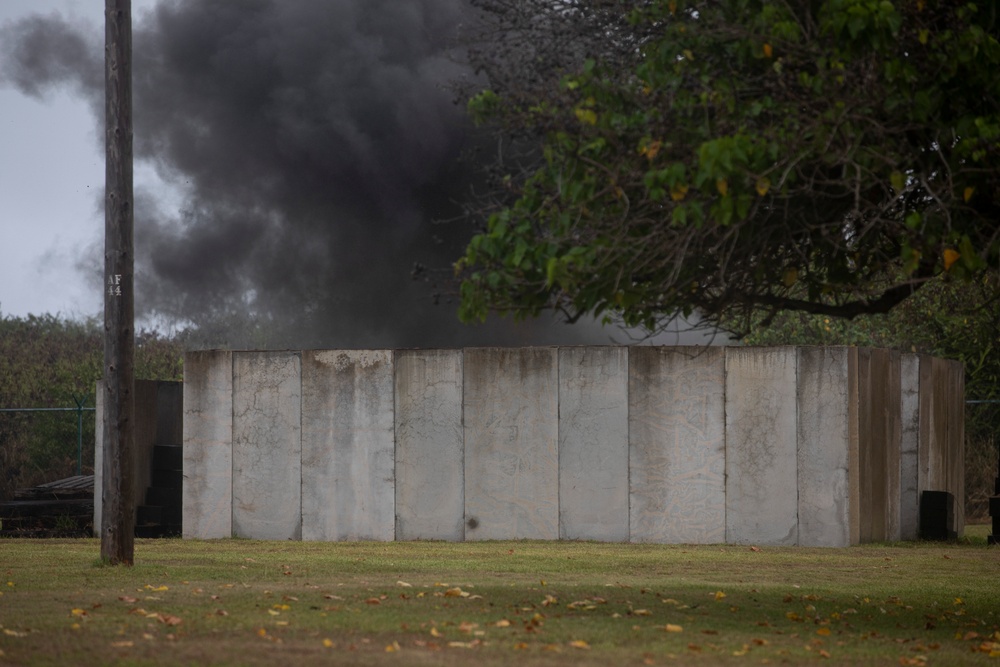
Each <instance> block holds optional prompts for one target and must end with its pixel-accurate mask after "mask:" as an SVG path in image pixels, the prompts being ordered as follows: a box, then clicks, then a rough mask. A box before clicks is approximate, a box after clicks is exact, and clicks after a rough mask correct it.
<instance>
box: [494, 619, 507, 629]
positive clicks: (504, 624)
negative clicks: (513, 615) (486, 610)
mask: <svg viewBox="0 0 1000 667" xmlns="http://www.w3.org/2000/svg"><path fill="white" fill-rule="evenodd" d="M493 625H495V626H496V627H498V628H509V627H510V621H508V620H507V619H506V618H502V619H500V620H499V621H497V622H496V623H494V624H493Z"/></svg>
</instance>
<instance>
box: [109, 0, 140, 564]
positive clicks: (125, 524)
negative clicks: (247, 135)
mask: <svg viewBox="0 0 1000 667" xmlns="http://www.w3.org/2000/svg"><path fill="white" fill-rule="evenodd" d="M104 28H105V31H104V86H105V88H104V94H105V125H104V133H105V142H106V143H105V146H106V154H105V186H104V187H105V191H104V272H105V275H104V416H103V418H104V442H103V448H104V458H103V462H102V464H103V466H104V487H103V489H102V490H101V494H102V495H101V505H102V510H101V559H102V560H104V561H105V562H108V563H111V564H112V565H132V563H133V558H134V553H135V502H134V489H133V480H134V478H135V472H134V470H133V468H134V467H135V466H134V463H133V461H134V459H135V453H134V448H135V394H134V391H133V390H134V385H135V365H134V356H135V331H134V326H135V302H134V299H133V296H132V284H133V264H134V261H133V257H134V254H133V241H132V226H133V210H132V208H133V207H132V204H133V200H132V0H105V4H104Z"/></svg>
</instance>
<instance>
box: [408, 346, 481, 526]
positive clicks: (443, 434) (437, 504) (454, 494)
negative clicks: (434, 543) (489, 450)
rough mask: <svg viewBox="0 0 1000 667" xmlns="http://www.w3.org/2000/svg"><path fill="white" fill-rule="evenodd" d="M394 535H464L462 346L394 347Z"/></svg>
mask: <svg viewBox="0 0 1000 667" xmlns="http://www.w3.org/2000/svg"><path fill="white" fill-rule="evenodd" d="M395 366H396V378H395V380H396V539H397V540H447V541H462V540H463V539H465V442H464V437H465V434H464V431H463V429H462V392H463V390H462V351H461V350H400V351H397V352H396V364H395Z"/></svg>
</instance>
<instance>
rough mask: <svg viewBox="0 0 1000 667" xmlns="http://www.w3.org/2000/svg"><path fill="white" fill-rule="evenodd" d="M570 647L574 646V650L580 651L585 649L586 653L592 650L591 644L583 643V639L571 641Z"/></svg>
mask: <svg viewBox="0 0 1000 667" xmlns="http://www.w3.org/2000/svg"><path fill="white" fill-rule="evenodd" d="M569 645H570V646H572V647H573V648H579V649H583V650H585V651H589V650H590V644H588V643H587V642H585V641H583V640H582V639H574V640H573V641H571V642H570V643H569Z"/></svg>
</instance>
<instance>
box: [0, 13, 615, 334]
mask: <svg viewBox="0 0 1000 667" xmlns="http://www.w3.org/2000/svg"><path fill="white" fill-rule="evenodd" d="M469 18H470V13H469V8H468V7H467V6H466V4H465V2H463V1H461V0H405V1H404V0H332V1H320V0H240V2H232V1H231V0H173V1H167V0H164V1H162V2H160V3H159V4H158V5H157V6H156V8H155V10H154V11H152V12H151V13H148V14H143V15H141V16H139V15H137V16H135V17H133V20H134V29H133V30H134V34H133V49H134V55H133V77H134V84H133V86H134V92H133V96H134V102H133V104H134V131H135V139H134V142H135V160H136V162H137V165H139V164H147V165H152V166H154V167H155V168H156V170H157V172H158V173H159V175H160V176H161V178H163V179H164V180H166V181H167V182H169V183H170V184H172V186H174V190H175V192H177V193H179V194H180V197H179V201H180V205H179V207H178V206H173V207H169V206H165V205H163V204H162V203H160V202H161V200H160V199H159V198H157V197H154V196H152V194H151V193H146V194H144V193H142V192H137V194H136V223H135V224H136V232H135V238H136V253H137V257H136V288H137V295H136V311H137V314H139V315H140V316H141V317H146V318H149V319H155V320H156V321H159V322H167V323H173V324H174V325H175V326H177V325H179V326H190V328H191V330H192V331H196V332H197V335H196V340H198V341H199V342H201V343H203V344H212V345H231V346H237V347H337V346H345V347H382V346H386V347H389V346H392V347H403V346H457V345H471V344H499V343H518V344H523V343H540V342H549V343H551V342H581V341H583V340H585V339H589V340H591V341H593V340H597V341H602V342H603V341H606V340H607V334H604V333H600V332H598V331H596V330H595V329H590V330H588V331H587V332H586V334H584V331H583V330H582V328H580V327H575V328H570V327H568V326H565V325H560V324H552V325H548V324H546V325H539V324H533V325H531V326H527V327H526V326H521V327H514V326H511V325H510V324H509V323H506V322H502V323H499V322H498V323H492V324H489V325H487V326H484V327H465V326H463V325H461V324H459V323H458V321H457V318H456V316H455V306H454V304H448V303H446V302H444V301H442V302H441V303H440V304H438V305H435V304H434V303H432V296H431V288H430V287H429V286H428V285H426V284H425V283H421V282H414V281H413V280H412V279H411V271H412V268H413V266H414V264H415V263H420V264H424V265H428V266H447V265H448V264H449V263H450V262H452V261H454V260H455V259H456V258H457V257H458V256H459V254H460V253H461V249H462V247H463V245H464V243H465V241H467V239H468V238H469V236H470V235H471V234H472V232H473V231H474V230H473V229H472V228H471V226H470V224H469V223H463V222H450V223H448V222H445V221H448V220H455V219H456V218H457V217H458V214H459V213H460V207H459V205H458V202H460V201H462V199H463V197H465V195H466V193H467V191H468V189H469V188H470V187H471V186H472V178H471V174H474V173H475V171H476V169H475V165H473V164H470V163H469V162H468V161H467V160H463V155H465V156H467V155H468V154H470V151H472V149H473V148H474V146H473V145H472V143H473V139H472V134H471V133H470V131H469V127H468V125H467V121H466V118H465V116H464V111H463V109H462V107H461V105H458V104H456V103H455V100H454V99H453V93H452V92H451V91H452V90H453V86H452V84H453V83H454V82H455V81H456V80H458V79H461V78H462V77H466V76H467V71H466V69H465V67H464V66H463V65H462V54H461V52H460V51H458V50H456V49H455V48H454V45H455V44H456V37H457V35H458V34H459V31H460V30H461V27H462V24H463V22H464V21H468V20H469ZM103 71H104V63H103V26H81V25H74V24H71V23H69V22H68V21H67V20H66V19H65V18H63V17H61V16H59V15H48V16H35V17H31V18H28V19H25V20H22V21H20V22H18V23H15V24H11V25H8V26H6V27H5V28H4V29H3V34H2V35H0V83H6V84H7V85H13V86H15V87H17V88H18V89H19V90H21V91H22V92H24V93H25V94H29V95H37V96H41V95H44V93H45V92H47V91H49V90H52V89H55V88H64V87H70V88H71V89H73V90H75V91H77V92H78V93H79V94H81V95H83V96H85V97H86V99H87V100H88V101H89V102H90V104H91V106H92V108H93V110H94V117H95V120H96V122H97V123H98V126H99V127H103V114H104V111H103V109H104V74H103ZM177 200H178V197H176V196H174V197H172V198H168V200H167V201H170V202H175V201H177ZM99 255H100V252H99V250H98V251H97V252H94V253H92V260H91V267H92V272H93V273H94V274H95V275H99V271H93V266H94V265H96V263H97V262H98V261H99V260H98V257H99ZM99 285H100V283H99V278H98V279H97V280H95V290H97V289H100V287H99Z"/></svg>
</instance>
